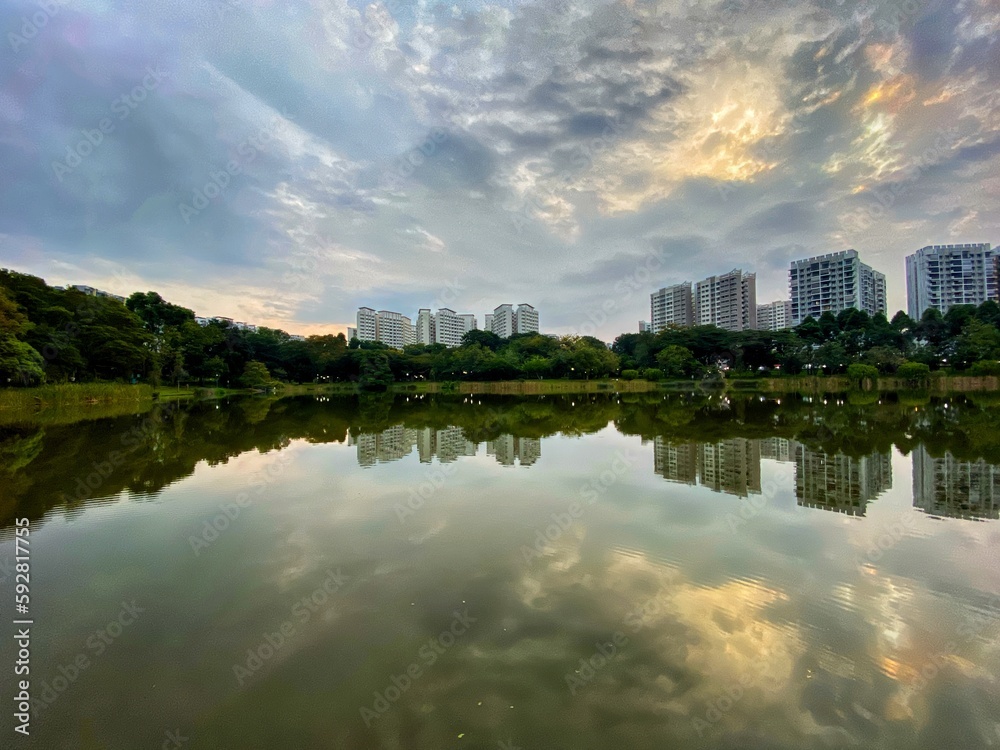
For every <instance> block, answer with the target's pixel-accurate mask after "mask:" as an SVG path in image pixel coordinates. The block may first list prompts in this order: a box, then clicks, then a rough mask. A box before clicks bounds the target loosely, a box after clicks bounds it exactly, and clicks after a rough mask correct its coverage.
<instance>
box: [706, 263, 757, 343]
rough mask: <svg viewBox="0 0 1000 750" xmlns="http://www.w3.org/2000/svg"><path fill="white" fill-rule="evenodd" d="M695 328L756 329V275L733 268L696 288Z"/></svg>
mask: <svg viewBox="0 0 1000 750" xmlns="http://www.w3.org/2000/svg"><path fill="white" fill-rule="evenodd" d="M693 297H694V322H695V325H702V326H718V327H719V328H723V329H725V330H727V331H743V330H746V329H748V328H756V327H757V275H756V274H753V273H743V271H742V270H741V269H739V268H734V269H733V270H732V271H730V272H729V273H724V274H722V275H720V276H709V277H708V278H707V279H703V280H701V281H699V282H697V283H695V285H694V293H693Z"/></svg>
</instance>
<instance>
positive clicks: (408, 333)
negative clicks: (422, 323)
mask: <svg viewBox="0 0 1000 750" xmlns="http://www.w3.org/2000/svg"><path fill="white" fill-rule="evenodd" d="M377 322H378V325H377V326H376V330H375V340H376V341H381V342H382V343H383V344H385V345H386V346H390V347H392V348H393V349H402V348H403V347H404V346H407V345H409V344H415V343H417V331H416V329H415V328H414V327H413V323H411V322H410V319H409V318H408V317H406V316H405V315H402V314H401V313H398V312H393V311H392V310H379V311H378V318H377Z"/></svg>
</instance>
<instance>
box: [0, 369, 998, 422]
mask: <svg viewBox="0 0 1000 750" xmlns="http://www.w3.org/2000/svg"><path fill="white" fill-rule="evenodd" d="M657 391H669V392H698V391H702V392H704V391H718V392H737V393H739V392H753V393H775V394H781V393H846V392H849V391H858V392H866V391H877V392H879V393H884V392H897V391H926V392H928V393H988V392H994V391H1000V376H996V375H975V376H971V375H932V376H931V377H929V378H927V379H926V380H924V381H922V382H914V381H907V380H905V379H902V378H896V377H892V376H881V377H879V378H878V379H877V380H875V381H865V382H864V384H863V386H862V387H859V385H858V384H857V383H854V382H852V381H851V380H850V379H849V378H848V377H846V376H844V375H829V376H815V375H813V376H788V377H778V378H773V377H772V378H767V377H762V378H729V379H724V380H723V379H720V380H717V381H697V380H642V379H635V380H623V379H620V378H607V379H601V380H499V381H478V380H476V381H473V380H461V381H419V382H397V383H392V384H390V385H388V386H387V387H386V389H385V391H381V392H387V393H399V394H413V393H416V394H422V393H435V394H438V393H440V394H449V393H454V394H474V393H483V394H495V395H542V394H550V393H552V394H557V393H565V394H573V393H650V392H657ZM367 392H368V393H378V392H380V391H367ZM262 393H264V392H263V391H260V390H256V389H250V388H222V387H218V388H216V387H206V386H191V387H178V388H175V387H172V386H170V387H159V388H156V387H153V386H151V385H148V384H136V385H126V384H120V383H78V384H77V383H72V384H70V383H63V384H59V385H47V386H38V387H34V388H0V413H3V412H9V411H19V410H23V409H30V410H33V411H39V410H44V409H50V408H58V407H89V406H99V405H110V404H128V403H144V402H149V403H156V402H167V401H175V400H181V399H196V400H212V399H217V398H225V397H228V396H253V395H260V394H262ZM360 393H366V391H363V390H362V389H361V388H359V387H358V384H357V383H354V382H348V383H324V384H315V383H304V384H281V385H279V386H278V387H276V388H274V389H273V390H271V391H270V392H268V393H267V394H266V395H268V396H273V397H277V398H283V397H287V396H307V395H312V394H336V395H356V394H360Z"/></svg>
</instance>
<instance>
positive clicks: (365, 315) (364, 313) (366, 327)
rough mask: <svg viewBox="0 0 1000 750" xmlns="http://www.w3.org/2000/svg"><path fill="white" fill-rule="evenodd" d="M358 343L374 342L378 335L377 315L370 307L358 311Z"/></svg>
mask: <svg viewBox="0 0 1000 750" xmlns="http://www.w3.org/2000/svg"><path fill="white" fill-rule="evenodd" d="M355 333H356V335H357V337H358V341H376V340H377V335H378V313H377V312H375V311H374V310H373V309H372V308H370V307H362V308H360V309H359V310H358V328H357V331H355Z"/></svg>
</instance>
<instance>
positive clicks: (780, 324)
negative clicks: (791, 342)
mask: <svg viewBox="0 0 1000 750" xmlns="http://www.w3.org/2000/svg"><path fill="white" fill-rule="evenodd" d="M791 327H792V303H791V302H790V301H789V300H787V299H779V300H777V301H776V302H768V303H767V304H766V305H757V329H758V330H760V331H781V330H783V329H785V328H791Z"/></svg>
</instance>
